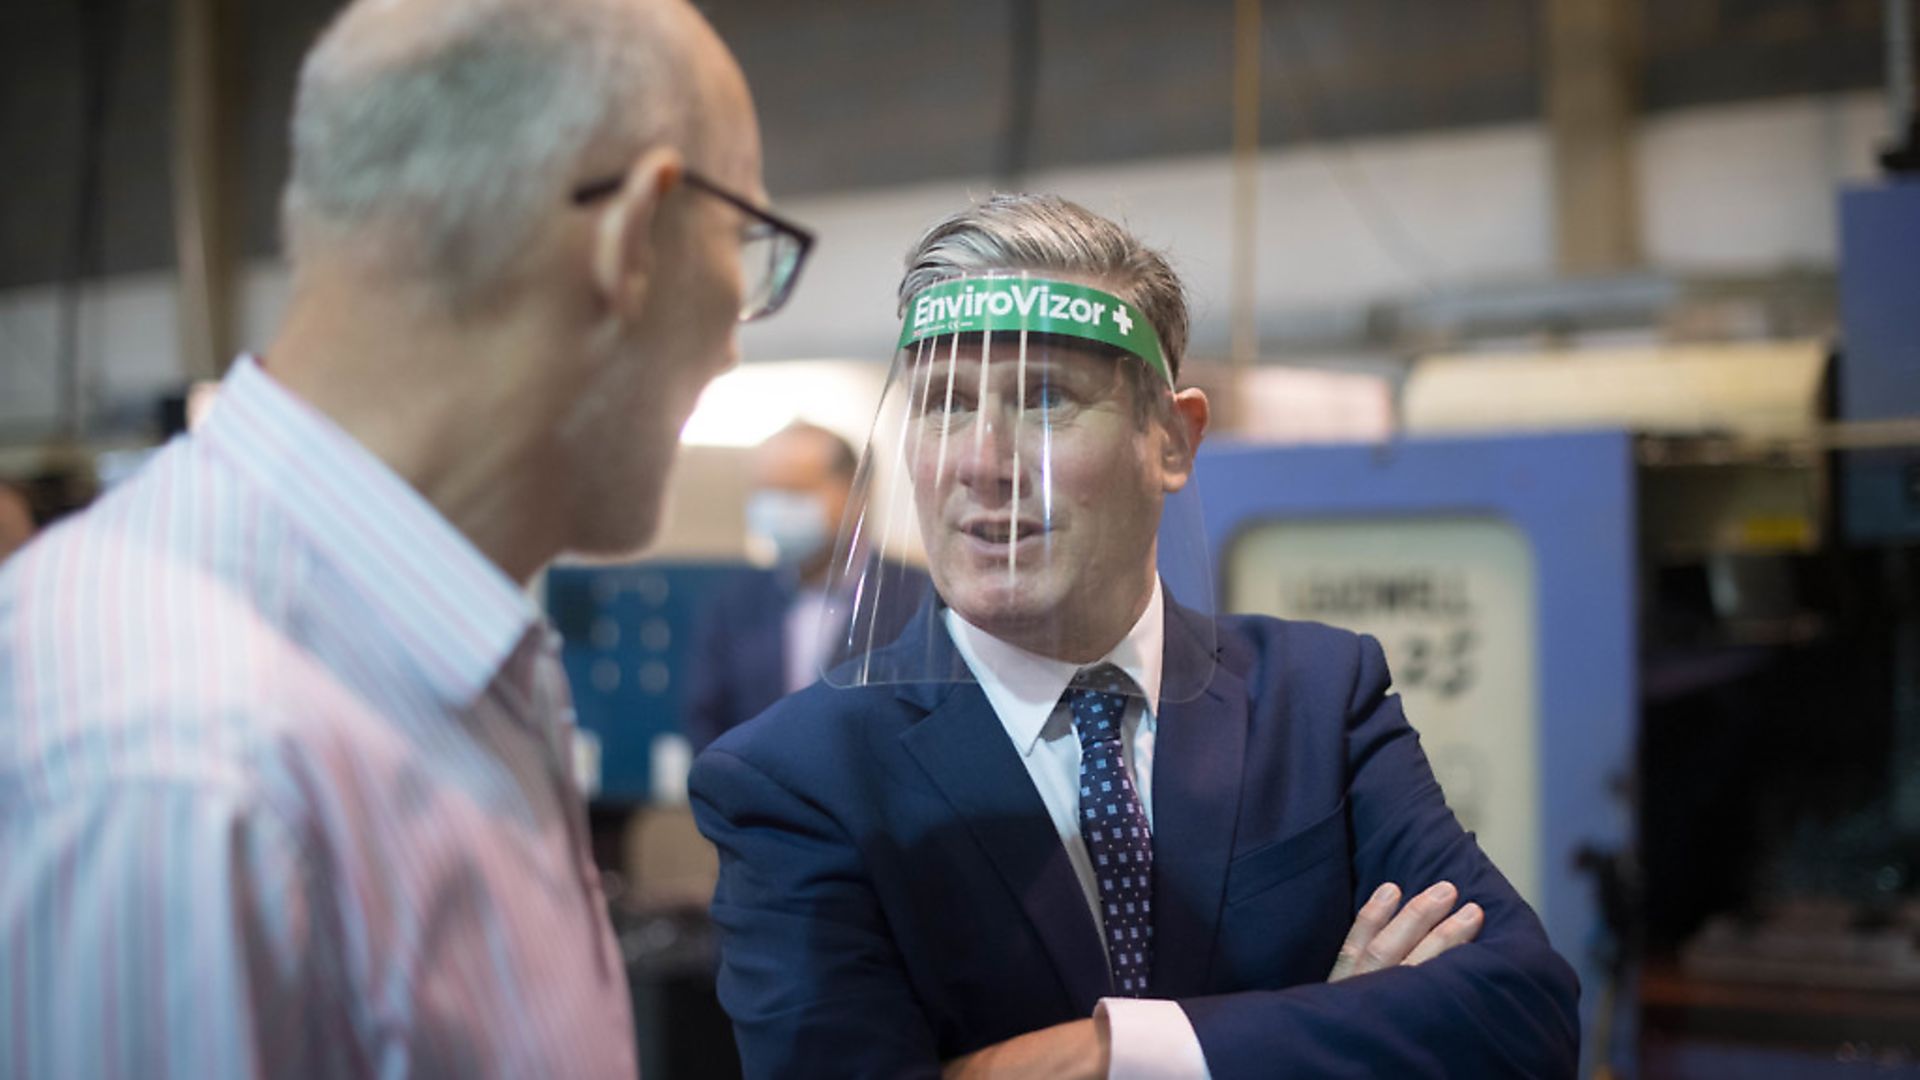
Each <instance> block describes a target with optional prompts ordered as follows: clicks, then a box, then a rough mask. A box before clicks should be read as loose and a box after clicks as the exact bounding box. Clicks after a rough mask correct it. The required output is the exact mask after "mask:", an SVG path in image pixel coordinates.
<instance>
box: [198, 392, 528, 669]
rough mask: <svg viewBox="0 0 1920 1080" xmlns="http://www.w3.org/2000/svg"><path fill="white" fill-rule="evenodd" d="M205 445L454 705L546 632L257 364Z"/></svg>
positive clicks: (505, 584)
mask: <svg viewBox="0 0 1920 1080" xmlns="http://www.w3.org/2000/svg"><path fill="white" fill-rule="evenodd" d="M193 438H194V439H196V440H204V443H205V445H206V446H208V447H209V448H210V449H211V450H212V451H213V452H215V453H218V454H220V455H221V456H222V457H224V458H225V459H226V460H227V461H228V462H230V463H231V464H232V465H233V467H234V468H236V469H238V470H239V471H241V472H242V473H243V474H245V475H246V476H248V477H249V478H250V479H251V480H252V482H253V484H254V485H255V486H256V487H258V488H259V490H260V492H261V494H262V495H263V496H264V497H265V498H267V499H269V500H271V501H272V502H274V503H275V504H276V505H277V506H279V507H280V508H281V509H282V510H283V511H284V512H285V513H286V514H287V515H288V516H290V517H291V518H293V519H294V520H295V521H296V522H297V523H298V524H299V526H300V527H301V529H302V531H303V532H304V533H305V534H306V536H307V537H309V538H310V539H311V541H312V542H313V544H314V546H315V548H316V550H317V551H318V552H319V553H320V555H321V557H323V558H325V559H326V560H327V561H328V563H329V565H330V566H332V567H333V568H334V569H336V570H337V571H338V572H339V573H340V574H342V575H343V576H345V577H346V578H347V579H348V580H349V582H350V583H351V584H353V585H354V586H355V587H356V589H357V591H358V592H359V594H360V596H359V600H360V601H361V602H363V603H365V604H366V605H368V606H369V607H370V608H372V609H373V610H374V611H375V612H376V614H377V618H376V619H374V620H372V624H373V627H375V628H384V629H386V630H387V632H388V633H390V634H391V635H392V636H393V637H394V638H395V639H396V640H397V643H398V644H399V645H400V646H401V647H402V648H403V649H404V650H405V651H406V653H407V654H408V655H409V656H410V657H411V658H413V659H414V660H415V661H416V663H417V666H418V667H419V669H420V671H421V672H422V674H423V675H424V677H425V678H426V679H427V681H428V683H429V685H430V686H431V688H432V689H433V691H434V693H435V694H436V696H438V697H439V698H440V699H442V700H443V701H445V702H447V703H450V704H453V705H455V706H459V707H465V706H467V705H470V704H472V703H473V702H474V701H475V700H476V699H478V698H479V697H480V695H481V694H483V693H484V692H485V691H486V689H487V687H488V686H489V685H490V684H491V683H492V682H493V680H494V678H495V677H496V675H498V674H499V673H500V671H501V669H502V667H503V666H504V665H505V664H506V662H507V660H508V658H509V657H510V656H511V655H512V654H513V652H514V650H515V649H516V647H518V645H519V644H520V642H521V640H522V639H523V638H525V637H526V636H527V634H528V632H529V631H530V630H532V629H533V628H535V627H536V626H539V625H542V616H541V614H540V612H539V610H538V609H537V608H535V607H534V605H533V602H532V601H531V600H530V599H529V598H528V596H527V594H526V593H525V592H524V591H523V590H522V589H521V588H520V587H519V586H518V585H517V584H515V583H514V582H513V580H512V579H510V578H508V577H507V575H506V574H505V573H503V572H502V571H501V570H500V568H499V567H497V566H495V565H494V564H493V562H492V561H491V560H489V559H488V558H487V557H486V556H485V555H483V554H481V552H480V550H479V549H478V548H476V547H474V546H473V542H472V541H470V540H468V539H467V537H466V536H465V535H463V534H462V533H461V532H460V531H459V530H458V529H456V528H454V526H453V524H452V522H449V521H448V520H447V519H446V518H445V517H443V516H442V515H441V514H440V512H439V511H438V510H437V509H435V508H434V506H433V504H431V503H429V502H428V501H427V500H426V498H425V497H424V496H422V495H421V494H420V493H419V492H418V491H416V490H414V488H413V487H412V486H411V485H409V484H408V483H407V482H406V481H405V480H403V479H401V477H400V475H399V474H398V473H395V472H394V471H393V470H392V469H391V468H389V467H388V466H387V464H386V463H385V462H384V461H381V460H380V459H379V458H378V457H376V456H375V455H374V454H373V453H372V452H371V451H369V450H368V449H367V448H366V447H364V446H362V445H360V443H359V442H357V441H355V440H354V438H353V437H352V436H351V435H348V434H347V433H346V432H345V431H343V430H341V428H340V427H339V426H338V425H336V424H335V423H334V422H333V421H332V420H331V419H329V418H328V417H327V416H325V415H324V414H323V413H321V412H320V411H319V410H317V409H315V408H313V406H311V405H309V404H307V403H306V402H305V401H302V400H301V399H300V398H298V397H297V396H295V395H294V394H293V393H291V392H290V391H288V390H287V389H286V388H285V387H284V386H282V385H281V384H280V383H279V382H277V381H275V380H274V379H273V378H272V377H271V376H269V375H268V374H267V373H266V372H265V371H263V370H262V369H261V368H260V366H259V364H258V363H256V362H255V361H254V359H253V358H252V357H249V356H242V357H241V358H239V359H238V360H236V361H235V362H234V364H233V368H232V370H231V371H230V372H229V373H228V375H227V377H226V379H225V380H224V382H223V383H222V384H221V388H220V396H219V398H218V401H217V403H216V406H215V407H214V409H213V410H212V411H211V412H210V413H208V415H207V418H206V421H205V422H204V423H203V424H202V425H201V426H200V428H199V430H198V431H197V432H196V433H195V434H194V436H193ZM370 632H378V630H376V629H370Z"/></svg>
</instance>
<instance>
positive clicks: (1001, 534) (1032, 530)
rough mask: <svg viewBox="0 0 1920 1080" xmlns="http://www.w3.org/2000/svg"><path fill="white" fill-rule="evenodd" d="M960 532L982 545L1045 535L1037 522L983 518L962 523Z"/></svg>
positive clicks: (1012, 541) (1044, 530) (1042, 525)
mask: <svg viewBox="0 0 1920 1080" xmlns="http://www.w3.org/2000/svg"><path fill="white" fill-rule="evenodd" d="M960 531H961V532H963V533H965V534H966V535H968V536H970V537H973V538H974V539H975V540H979V541H981V542H983V543H988V544H1006V543H1018V542H1020V541H1022V540H1029V539H1032V538H1033V537H1036V536H1039V535H1041V534H1042V533H1045V532H1046V531H1047V528H1046V526H1045V525H1044V524H1042V523H1040V522H1038V521H1030V520H990V519H984V518H983V519H980V520H976V521H969V522H965V523H963V524H962V525H961V526H960Z"/></svg>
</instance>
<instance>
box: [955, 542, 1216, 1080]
mask: <svg viewBox="0 0 1920 1080" xmlns="http://www.w3.org/2000/svg"><path fill="white" fill-rule="evenodd" d="M1165 609H1166V600H1165V597H1164V595H1163V594H1162V592H1161V589H1160V581H1159V579H1158V578H1157V577H1156V578H1155V579H1154V583H1153V595H1152V597H1151V598H1149V599H1148V601H1147V609H1146V610H1145V611H1144V612H1142V613H1141V614H1140V618H1139V620H1138V621H1136V622H1135V623H1134V624H1133V629H1132V630H1130V631H1128V633H1127V636H1126V637H1125V638H1123V639H1121V641H1120V643H1119V644H1118V645H1115V646H1114V647H1113V650H1112V651H1111V652H1109V653H1107V655H1106V656H1105V657H1103V658H1102V659H1101V661H1098V662H1104V663H1109V664H1112V665H1114V666H1115V667H1117V668H1119V669H1120V670H1121V671H1124V672H1126V673H1127V674H1128V675H1129V676H1131V677H1132V679H1133V681H1134V682H1135V683H1136V684H1137V685H1138V686H1139V687H1140V690H1141V693H1142V695H1143V696H1142V697H1129V698H1128V699H1127V712H1126V716H1125V717H1124V718H1122V720H1121V727H1120V738H1121V742H1122V744H1123V745H1124V746H1125V748H1126V751H1127V753H1126V764H1127V768H1128V770H1129V772H1130V773H1131V774H1132V777H1133V785H1134V789H1135V790H1136V791H1137V792H1139V795H1140V805H1141V809H1142V810H1144V811H1145V812H1146V815H1147V824H1148V826H1149V827H1151V826H1152V824H1153V746H1154V735H1155V732H1156V731H1157V730H1158V720H1157V714H1158V712H1159V708H1160V677H1161V664H1162V661H1163V659H1164V650H1163V648H1162V644H1163V641H1164V638H1165V634H1166V623H1165ZM943 614H944V615H945V618H946V626H947V633H948V634H949V635H950V636H951V637H952V638H953V643H954V646H955V647H956V648H957V649H959V651H960V656H961V657H962V658H963V659H964V660H965V661H966V663H967V667H968V669H969V670H971V671H972V672H973V676H974V678H975V680H977V681H978V682H979V684H980V689H981V691H982V692H983V693H985V694H986V697H987V702H988V703H989V704H990V705H992V706H993V711H994V715H996V716H998V717H999V718H1000V723H1001V725H1002V726H1003V727H1005V728H1006V730H1007V738H1009V739H1011V740H1012V741H1013V748H1014V749H1015V750H1016V751H1018V752H1019V754H1020V760H1021V762H1022V763H1024V764H1025V765H1026V767H1027V775H1028V776H1029V777H1031V778H1032V779H1033V787H1034V790H1035V791H1037V792H1039V794H1040V801H1041V802H1042V803H1044V804H1045V805H1046V807H1047V813H1048V814H1049V815H1050V816H1051V817H1052V818H1053V825H1054V830H1055V831H1056V832H1058V833H1059V834H1060V843H1061V845H1062V846H1063V847H1065V848H1066V850H1067V858H1068V860H1069V861H1070V862H1071V863H1072V864H1073V872H1074V876H1076V877H1078V878H1079V879H1080V890H1081V892H1083V893H1084V894H1085V895H1086V900H1087V911H1088V913H1089V914H1091V915H1092V916H1093V925H1094V929H1095V930H1096V931H1098V932H1099V933H1100V943H1101V947H1102V948H1103V949H1104V948H1105V947H1106V933H1105V926H1104V920H1103V919H1102V917H1101V909H1100V886H1099V883H1098V882H1097V881H1096V880H1095V878H1094V873H1093V860H1092V859H1091V858H1089V857H1088V855H1087V844H1086V840H1085V839H1084V838H1083V837H1082V836H1081V835H1080V813H1079V810H1080V739H1079V737H1078V736H1077V735H1076V734H1075V733H1074V730H1073V716H1072V713H1071V712H1070V711H1069V710H1068V708H1067V707H1066V705H1065V704H1063V703H1062V702H1061V700H1060V699H1061V696H1062V695H1063V694H1065V693H1066V690H1067V684H1068V683H1069V682H1071V681H1072V679H1073V676H1074V674H1075V673H1076V672H1078V671H1079V670H1080V668H1081V667H1082V665H1079V664H1074V663H1070V662H1068V661H1064V660H1053V659H1050V658H1048V657H1044V656H1040V655H1037V654H1035V653H1031V652H1028V651H1027V650H1025V649H1022V648H1020V647H1018V646H1015V645H1010V644H1008V643H1006V642H1004V641H1001V640H1000V639H999V638H996V637H994V636H993V635H991V634H989V633H987V632H986V631H984V630H982V629H980V628H979V627H977V626H974V625H973V624H972V623H969V622H967V621H966V620H965V619H963V618H961V617H960V616H959V615H958V614H957V613H955V612H954V610H953V609H952V608H948V609H946V611H945V612H944V613H943ZM1087 666H1091V665H1087ZM1155 846H1156V847H1157V846H1159V845H1158V844H1156V845H1155ZM1099 1007H1100V1008H1101V1009H1104V1010H1105V1011H1106V1014H1107V1018H1108V1020H1109V1023H1110V1025H1111V1031H1112V1038H1113V1042H1112V1065H1111V1068H1110V1069H1109V1071H1108V1074H1107V1075H1108V1076H1109V1077H1111V1078H1112V1080H1174V1078H1181V1080H1194V1078H1199V1080H1206V1078H1207V1076H1208V1072H1207V1062H1206V1057H1205V1056H1204V1055H1203V1054H1202V1053H1201V1050H1200V1038H1199V1036H1198V1035H1196V1034H1195V1033H1194V1030H1193V1024H1192V1022H1191V1021H1189V1020H1188V1019H1187V1014H1186V1013H1185V1011H1183V1010H1182V1009H1181V1008H1180V1006H1179V1005H1178V1004H1176V1003H1174V1002H1172V1001H1165V1000H1155V999H1149V998H1124V997H1111V998H1102V999H1101V1000H1100V1006H1099Z"/></svg>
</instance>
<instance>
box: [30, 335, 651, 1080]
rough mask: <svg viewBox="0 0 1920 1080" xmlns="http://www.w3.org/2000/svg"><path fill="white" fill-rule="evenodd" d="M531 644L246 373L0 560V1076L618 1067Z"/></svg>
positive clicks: (549, 665)
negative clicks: (152, 451) (129, 470)
mask: <svg viewBox="0 0 1920 1080" xmlns="http://www.w3.org/2000/svg"><path fill="white" fill-rule="evenodd" d="M556 642H557V639H556V636H555V635H554V634H553V632H552V630H551V628H550V627H549V626H548V625H547V624H546V622H545V621H544V620H543V619H542V618H541V617H540V615H539V612H538V611H537V610H536V609H535V608H534V607H533V606H532V605H531V604H530V603H529V602H528V600H527V598H526V596H525V594H524V593H522V592H521V590H520V589H519V588H517V587H516V586H515V584H514V583H513V582H512V581H511V580H509V579H508V578H507V577H506V576H505V575H504V574H502V573H501V572H500V571H499V570H498V569H497V568H495V567H494V565H493V564H492V563H490V562H489V561H488V560H487V559H486V558H485V557H484V556H482V555H481V554H480V552H479V551H478V550H477V549H475V548H474V547H473V545H472V544H471V543H470V542H469V541H467V540H466V538H465V537H463V536H462V535H461V534H460V533H459V532H458V531H456V530H455V529H454V528H453V527H452V525H450V524H449V523H448V522H447V521H446V520H445V519H444V518H442V517H441V516H440V515H439V514H438V513H437V512H436V511H435V510H434V509H433V508H432V507H431V506H430V505H429V504H428V503H427V502H426V501H425V500H424V499H423V498H422V497H421V496H420V495H419V494H418V493H417V492H415V491H414V490H413V489H412V488H411V487H409V486H408V485H407V484H406V483H405V482H404V481H402V480H401V479H400V478H399V477H398V476H397V475H395V474H394V473H393V472H392V471H390V470H389V469H387V468H386V466H385V465H383V464H382V463H381V462H380V461H379V460H378V459H377V458H375V457H374V456H373V455H371V454H370V453H368V452H367V451H366V450H365V449H364V448H362V447H361V446H360V445H359V444H358V443H356V442H354V441H353V440H352V439H351V438H350V437H348V436H347V435H346V434H345V433H344V432H342V431H341V430H340V429H339V428H337V427H335V426H334V425H333V424H332V423H331V422H329V421H328V420H327V419H326V418H325V417H323V416H322V415H320V414H319V413H318V412H316V411H315V410H313V409H312V408H310V407H308V406H307V405H306V404H304V403H303V402H301V401H300V400H299V399H297V398H295V397H294V396H292V395H291V394H289V393H288V392H286V391H285V390H284V389H282V388H281V387H280V386H279V385H278V384H277V383H275V382H274V381H273V380H272V379H270V378H269V377H268V376H267V375H266V374H265V373H263V372H262V371H261V370H260V368H259V367H258V366H257V365H255V364H254V363H253V362H252V361H250V360H246V359H242V360H241V361H239V362H238V363H237V364H236V365H235V366H234V370H233V372H232V374H231V375H230V376H229V377H228V379H227V380H226V383H225V384H224V386H223V388H222V392H221V395H220V398H219V401H218V403H217V405H216V406H215V408H214V410H213V412H212V413H211V414H210V415H209V417H208V419H207V422H206V423H205V425H203V426H202V427H201V429H200V430H199V431H198V432H197V433H196V434H194V435H192V436H188V437H184V438H181V439H178V440H176V441H175V442H173V443H172V444H171V445H169V446H168V447H166V448H165V449H164V450H162V451H161V452H160V453H159V454H157V455H156V456H155V458H154V460H153V461H152V462H150V463H149V464H148V465H147V466H146V467H145V468H144V469H143V470H142V471H141V472H140V473H139V474H138V475H137V476H135V477H133V478H132V479H130V480H129V481H127V482H126V483H125V484H123V485H122V486H121V487H119V488H116V489H115V490H114V491H112V492H111V493H110V494H109V495H108V496H107V497H106V498H104V499H103V500H102V501H101V502H100V503H99V505H97V506H95V507H94V508H93V509H91V510H90V511H88V512H87V513H85V514H82V515H79V516H78V517H76V518H73V519H70V521H69V523H67V524H65V525H63V526H61V527H59V528H56V529H54V530H53V531H51V532H50V533H48V534H47V535H45V536H43V537H41V538H40V540H39V541H38V542H36V543H35V544H33V545H31V546H29V547H28V548H27V549H26V550H25V551H23V552H22V553H21V554H19V555H18V556H16V557H15V558H14V559H13V560H12V561H10V562H9V563H7V564H6V566H5V568H4V570H0V1076H8V1077H49V1078H53V1077H71V1076H87V1077H112V1076H143V1077H145V1076H178V1077H193V1078H196V1080H198V1078H201V1077H216V1076H218V1077H227V1076H275V1077H279V1076H382V1077H386V1076H401V1075H419V1076H457V1077H483V1076H541V1077H557V1076H628V1075H632V1074H633V1073H634V1071H635V1068H636V1065H635V1053H634V1042H633V1023H632V1018H631V1012H630V1007H629V1003H628V1002H629V999H628V991H627V985H626V980H625V976H624V971H623V967H622V965H621V962H620V957H619V952H618V948H617V946H616V944H615V942H614V939H613V936H612V933H611V930H610V927H609V925H608V922H607V916H606V910H605V901H604V899H603V897H602V895H601V892H600V885H599V878H598V875H597V874H596V872H595V870H594V865H593V862H592V859H591V857H590V855H589V851H588V844H587V837H586V828H585V820H584V808H583V806H582V804H581V800H580V797H579V795H578V793H577V792H576V791H575V790H574V788H573V786H572V782H571V780H570V779H569V777H568V773H567V770H566V769H565V768H564V767H563V763H564V762H565V761H566V760H567V758H566V756H565V755H564V754H563V753H562V749H563V747H564V746H565V745H566V741H567V739H568V737H569V734H570V731H571V724H572V710H571V707H570V704H569V698H568V696H567V690H566V684H565V676H564V674H563V673H562V669H561V667H560V664H559V659H558V653H557V649H556Z"/></svg>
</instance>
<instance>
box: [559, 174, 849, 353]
mask: <svg viewBox="0 0 1920 1080" xmlns="http://www.w3.org/2000/svg"><path fill="white" fill-rule="evenodd" d="M680 176H681V179H683V180H685V181H686V183H687V186H688V187H690V188H692V189H694V190H695V191H703V192H705V193H707V194H708V195H711V196H713V197H714V198H716V199H719V200H720V201H721V202H724V203H727V204H728V205H730V206H732V207H734V208H735V209H736V210H739V211H740V212H741V213H743V214H745V215H747V218H748V221H747V223H746V225H745V226H743V227H742V228H741V230H740V273H741V279H742V280H741V283H742V285H743V286H744V289H743V291H742V293H741V300H740V321H741V322H751V321H753V320H754V319H763V318H765V317H767V316H768V315H771V314H773V313H774V312H776V311H778V310H780V306H781V305H782V304H785V303H786V302H787V297H788V296H790V295H792V293H793V285H794V282H796V281H799V280H800V267H801V266H803V265H805V263H806V261H807V253H808V252H809V251H812V250H813V233H812V231H811V230H809V229H807V228H805V227H804V226H801V225H798V224H796V223H794V222H791V221H788V220H787V219H785V218H783V217H781V216H780V215H778V214H775V213H773V212H772V211H770V210H764V209H762V208H760V207H758V206H755V205H754V204H752V203H751V202H748V201H747V200H746V199H745V198H742V197H741V196H739V195H736V194H734V193H733V192H731V191H728V190H727V189H726V188H724V187H721V186H720V185H719V184H716V183H714V182H713V181H711V180H709V179H707V178H706V177H704V176H702V175H700V174H699V173H697V172H694V171H693V170H692V169H687V170H685V171H684V172H682V173H681V174H680ZM626 182H627V176H626V174H625V173H621V174H620V175H619V176H609V177H607V178H606V179H604V180H595V181H592V182H591V183H587V184H582V185H580V186H579V187H577V188H574V189H573V203H574V205H575V206H587V205H589V204H592V203H595V202H598V201H600V200H601V199H604V198H607V197H608V196H610V195H612V194H614V193H615V192H617V191H619V190H620V188H621V185H623V184H625V183H626Z"/></svg>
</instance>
